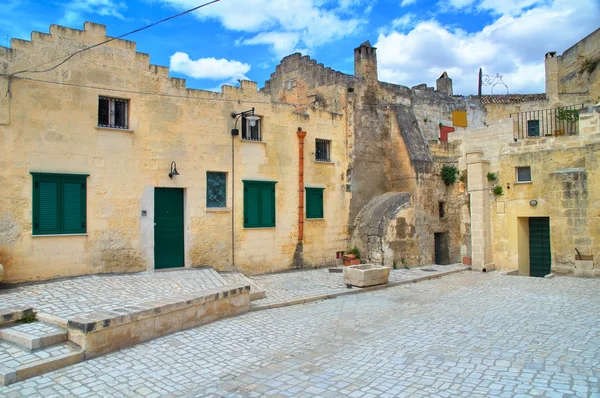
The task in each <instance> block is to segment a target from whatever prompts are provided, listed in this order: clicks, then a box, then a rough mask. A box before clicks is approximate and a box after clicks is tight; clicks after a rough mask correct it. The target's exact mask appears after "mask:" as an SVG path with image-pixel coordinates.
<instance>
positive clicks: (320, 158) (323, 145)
mask: <svg viewBox="0 0 600 398" xmlns="http://www.w3.org/2000/svg"><path fill="white" fill-rule="evenodd" d="M315 147H316V148H315V160H316V161H317V162H330V161H331V158H330V149H331V141H328V140H320V139H318V138H317V139H316V140H315Z"/></svg>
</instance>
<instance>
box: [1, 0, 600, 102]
mask: <svg viewBox="0 0 600 398" xmlns="http://www.w3.org/2000/svg"><path fill="white" fill-rule="evenodd" d="M203 2H205V0H134V1H126V0H67V1H59V0H54V1H52V0H37V1H31V0H4V1H3V3H4V4H3V6H2V9H3V12H2V14H0V45H3V46H6V45H7V43H8V42H9V41H8V40H9V38H11V37H16V38H22V39H29V37H30V32H31V31H34V30H35V31H40V32H48V29H49V25H51V24H60V25H65V26H69V27H73V28H78V29H82V28H83V22H84V21H93V22H97V23H102V24H105V25H106V26H107V31H108V35H110V36H118V35H120V34H123V33H126V32H128V31H131V30H133V29H136V28H139V27H141V26H144V25H146V24H148V23H150V22H154V21H157V20H160V19H162V18H165V17H167V16H170V15H173V14H175V13H177V12H180V11H182V10H185V9H188V8H192V7H194V6H197V5H200V4H202V3H203ZM599 27H600V0H440V1H430V0H221V1H220V2H218V3H216V4H213V5H209V6H207V7H205V8H203V9H201V10H199V11H198V12H196V13H194V14H189V15H185V16H183V17H180V18H177V19H174V20H172V21H169V22H167V23H165V24H162V25H158V26H156V27H153V28H151V29H148V30H146V31H143V32H141V33H137V34H135V35H132V36H130V37H128V39H129V40H133V41H136V42H137V49H138V51H141V52H145V53H149V54H150V57H151V62H152V63H155V64H159V65H165V66H170V67H171V75H172V76H176V77H182V78H186V79H188V87H193V88H201V89H216V90H218V89H219V87H220V86H221V85H222V84H235V83H236V81H237V79H239V78H248V79H251V80H254V81H257V82H258V84H259V87H262V85H263V84H264V81H265V80H266V79H268V78H269V74H270V73H272V72H273V71H274V69H275V66H276V65H277V64H278V63H279V61H280V60H281V58H282V57H283V56H285V55H287V54H290V53H293V52H296V51H300V52H302V53H303V54H308V55H310V56H311V57H312V58H314V59H316V60H317V61H318V62H321V63H323V64H325V65H326V66H330V67H332V68H333V69H336V70H339V71H342V72H345V73H350V74H352V73H353V49H354V48H355V47H357V46H358V45H359V44H360V43H362V42H363V41H365V40H369V41H370V42H371V44H373V45H374V46H375V47H377V48H378V50H377V54H378V61H379V68H378V69H379V78H380V80H383V81H388V82H392V83H398V84H403V85H407V86H413V85H416V84H419V83H427V84H428V85H430V86H433V85H434V84H435V79H436V78H437V77H439V75H441V73H442V72H443V71H444V70H446V71H448V74H449V75H450V77H451V78H452V79H453V80H454V88H455V90H454V91H455V93H458V94H473V93H476V91H477V84H476V82H477V71H478V69H479V67H483V69H484V73H488V74H491V75H495V74H496V73H502V74H503V75H504V82H505V83H506V84H507V86H508V88H509V90H510V92H511V93H533V92H543V91H544V54H545V53H546V52H548V51H558V52H559V53H562V52H563V51H564V50H566V49H567V48H568V47H570V46H571V45H572V44H574V43H576V42H577V41H579V40H580V39H582V38H583V37H585V36H586V35H588V34H589V33H591V32H593V31H594V30H595V29H598V28H599ZM497 91H498V92H496V93H497V94H498V93H504V92H505V91H502V90H497Z"/></svg>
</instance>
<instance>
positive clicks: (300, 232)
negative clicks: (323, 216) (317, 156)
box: [297, 127, 306, 244]
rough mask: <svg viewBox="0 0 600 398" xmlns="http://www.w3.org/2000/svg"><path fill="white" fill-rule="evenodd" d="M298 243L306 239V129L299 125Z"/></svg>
mask: <svg viewBox="0 0 600 398" xmlns="http://www.w3.org/2000/svg"><path fill="white" fill-rule="evenodd" d="M297 134H298V244H302V240H303V239H304V137H306V131H302V128H301V127H298V133H297Z"/></svg>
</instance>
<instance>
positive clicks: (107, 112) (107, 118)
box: [98, 97, 129, 129]
mask: <svg viewBox="0 0 600 398" xmlns="http://www.w3.org/2000/svg"><path fill="white" fill-rule="evenodd" d="M128 107H129V100H126V99H121V98H109V97H99V98H98V126H100V127H110V128H115V129H127V128H128V123H127V121H128V115H127V108H128Z"/></svg>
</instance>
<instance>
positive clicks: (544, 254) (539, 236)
mask: <svg viewBox="0 0 600 398" xmlns="http://www.w3.org/2000/svg"><path fill="white" fill-rule="evenodd" d="M551 263H552V260H551V253H550V218H548V217H531V218H529V275H530V276H538V277H543V276H546V275H548V274H549V273H550V266H551Z"/></svg>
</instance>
